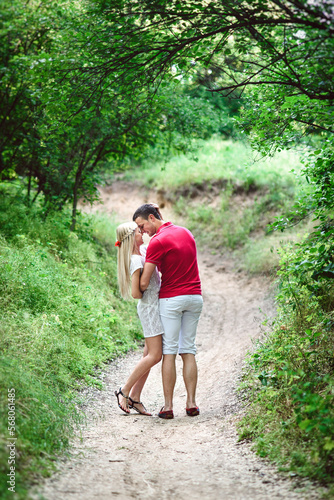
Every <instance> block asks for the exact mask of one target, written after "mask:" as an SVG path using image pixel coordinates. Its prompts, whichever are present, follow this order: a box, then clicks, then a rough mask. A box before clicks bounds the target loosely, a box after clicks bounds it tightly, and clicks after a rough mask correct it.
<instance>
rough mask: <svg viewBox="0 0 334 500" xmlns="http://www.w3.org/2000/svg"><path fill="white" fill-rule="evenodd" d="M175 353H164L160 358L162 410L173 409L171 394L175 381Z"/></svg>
mask: <svg viewBox="0 0 334 500" xmlns="http://www.w3.org/2000/svg"><path fill="white" fill-rule="evenodd" d="M175 358H176V354H164V356H163V360H162V386H163V390H164V397H165V405H164V410H172V409H173V394H174V387H175V382H176V367H175Z"/></svg>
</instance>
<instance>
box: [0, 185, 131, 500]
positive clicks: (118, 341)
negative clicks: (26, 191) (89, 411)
mask: <svg viewBox="0 0 334 500" xmlns="http://www.w3.org/2000/svg"><path fill="white" fill-rule="evenodd" d="M1 200H2V203H1V206H0V220H1V235H0V303H1V322H0V325H1V326H0V351H1V358H2V359H1V363H0V383H1V389H2V391H1V417H2V418H1V422H2V424H1V425H2V427H1V434H2V436H3V439H4V440H5V442H6V438H7V437H9V436H8V430H7V415H8V405H7V403H8V401H7V391H8V389H11V388H14V389H15V397H16V401H15V412H16V429H15V432H16V437H17V441H16V449H17V464H16V467H17V469H16V489H17V491H18V492H21V493H19V495H21V496H22V498H26V496H25V495H26V494H25V488H26V485H27V483H29V482H30V481H31V480H33V479H34V477H35V476H36V477H37V476H38V475H39V474H41V473H42V474H47V473H48V472H47V471H48V470H50V467H52V463H53V459H54V455H55V454H57V453H59V452H62V451H63V450H64V449H65V448H66V447H67V446H68V440H69V437H70V435H71V433H72V432H73V428H74V425H75V424H76V423H77V422H79V421H80V412H79V410H78V409H77V408H76V405H75V403H76V401H77V400H78V393H77V389H80V387H81V386H82V385H83V384H94V385H96V386H97V387H102V382H101V380H100V379H99V370H100V369H102V367H103V366H104V363H105V362H107V361H108V360H110V359H112V358H114V357H116V356H117V355H119V354H121V353H124V352H126V351H127V350H128V349H129V348H132V347H135V340H136V339H138V338H141V326H140V323H139V320H138V319H137V314H136V309H135V306H134V303H131V302H129V303H127V302H124V301H123V300H121V299H120V296H119V294H118V291H117V282H116V252H115V248H114V247H113V245H112V246H111V245H109V246H108V249H107V248H106V246H105V245H104V244H102V243H101V242H100V241H99V239H98V230H97V227H99V223H100V222H99V220H98V219H97V218H94V217H88V216H85V215H81V216H80V217H79V224H78V231H77V232H76V233H75V234H74V233H71V232H70V231H69V219H70V218H69V213H67V212H66V211H63V212H61V213H56V214H49V215H48V216H47V217H45V214H43V213H42V211H41V209H40V208H39V207H36V208H28V207H26V206H25V205H24V204H23V203H22V200H20V197H19V196H16V195H15V196H14V195H11V194H10V193H8V189H7V191H6V196H4V197H2V198H1ZM103 224H104V225H106V221H103ZM113 233H114V227H110V228H109V234H110V237H111V235H112V234H113ZM114 239H115V236H114V235H113V241H114ZM104 243H105V244H107V243H108V242H107V241H105V242H104ZM109 243H110V242H109ZM7 460H8V449H7V448H3V449H2V451H1V452H0V463H1V470H2V471H3V476H2V479H3V480H2V481H1V487H0V492H1V496H2V497H3V498H5V495H8V494H9V495H11V494H12V493H11V492H8V490H7V486H8V485H7V477H6V474H7V471H8V463H7Z"/></svg>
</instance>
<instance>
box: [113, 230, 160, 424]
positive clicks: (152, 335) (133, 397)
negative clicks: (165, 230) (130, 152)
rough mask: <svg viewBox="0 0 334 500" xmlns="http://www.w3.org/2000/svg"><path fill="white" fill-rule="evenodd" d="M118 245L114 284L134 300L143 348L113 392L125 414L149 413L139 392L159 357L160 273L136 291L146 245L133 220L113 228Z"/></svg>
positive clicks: (126, 297)
mask: <svg viewBox="0 0 334 500" xmlns="http://www.w3.org/2000/svg"><path fill="white" fill-rule="evenodd" d="M116 234H117V241H116V243H115V246H117V247H118V253H117V261H118V284H119V289H120V293H121V295H122V297H123V298H125V299H128V298H130V289H131V295H132V297H133V298H134V299H139V300H138V305H137V311H138V316H139V319H140V321H141V324H142V327H143V331H144V337H145V348H144V355H143V358H142V359H141V360H140V361H139V363H138V364H137V365H136V367H135V369H134V370H133V372H132V373H131V375H130V376H129V378H128V380H127V381H126V383H125V384H124V385H123V386H122V387H121V388H120V389H119V390H118V391H115V396H116V398H117V402H118V406H119V408H120V409H121V410H123V411H124V412H125V413H130V409H131V408H132V409H134V410H135V411H137V412H138V413H140V414H141V415H149V416H150V415H151V413H149V412H148V411H146V409H145V407H144V405H143V403H141V401H140V394H141V391H142V389H143V387H144V384H145V382H146V379H147V377H148V374H149V371H150V369H151V368H152V366H154V365H155V364H157V363H158V362H159V361H160V360H161V358H162V333H163V328H162V324H161V321H160V316H159V302H158V296H159V290H160V275H159V273H158V271H156V272H154V273H153V275H152V278H151V280H150V284H149V287H148V288H147V290H146V291H145V292H144V294H143V293H142V292H141V291H140V287H139V281H140V275H141V272H142V269H143V267H144V263H145V254H146V247H145V246H144V245H143V243H144V241H143V236H142V234H141V232H140V230H139V228H138V226H137V224H136V223H135V222H126V223H124V224H121V225H120V226H118V228H117V230H116Z"/></svg>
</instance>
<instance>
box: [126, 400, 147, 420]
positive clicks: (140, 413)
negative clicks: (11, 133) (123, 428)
mask: <svg viewBox="0 0 334 500" xmlns="http://www.w3.org/2000/svg"><path fill="white" fill-rule="evenodd" d="M135 405H142V407H143V408H144V410H145V413H144V412H143V411H140V410H139V408H136V407H135ZM129 408H131V409H133V410H135V411H136V412H137V413H139V415H146V416H147V417H151V416H152V413H149V412H148V411H147V410H146V408H145V406H144V405H143V403H142V402H141V401H135V400H134V399H132V398H131V397H130V396H129Z"/></svg>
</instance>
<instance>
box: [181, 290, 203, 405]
mask: <svg viewBox="0 0 334 500" xmlns="http://www.w3.org/2000/svg"><path fill="white" fill-rule="evenodd" d="M187 299H188V302H187V304H186V306H185V310H184V312H183V315H182V322H181V332H180V342H179V352H180V355H181V357H182V361H183V380H184V384H185V386H186V390H187V401H186V408H189V409H190V408H196V406H197V405H196V387H197V363H196V359H195V354H196V345H195V339H196V331H197V324H198V320H199V317H200V314H201V311H202V307H203V299H202V296H201V295H190V296H187Z"/></svg>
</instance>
